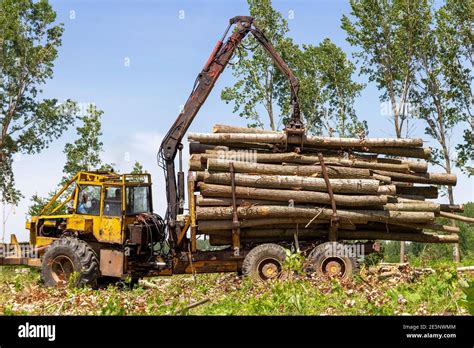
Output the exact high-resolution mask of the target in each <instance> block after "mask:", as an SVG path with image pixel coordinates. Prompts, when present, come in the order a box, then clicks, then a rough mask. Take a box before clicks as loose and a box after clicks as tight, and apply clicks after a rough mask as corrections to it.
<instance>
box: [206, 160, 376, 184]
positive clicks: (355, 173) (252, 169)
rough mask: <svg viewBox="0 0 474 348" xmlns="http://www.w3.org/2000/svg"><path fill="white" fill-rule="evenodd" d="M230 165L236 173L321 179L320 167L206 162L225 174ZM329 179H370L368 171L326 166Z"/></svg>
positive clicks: (210, 167)
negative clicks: (232, 165) (231, 164)
mask: <svg viewBox="0 0 474 348" xmlns="http://www.w3.org/2000/svg"><path fill="white" fill-rule="evenodd" d="M230 163H233V164H234V171H235V172H236V173H249V174H270V175H300V176H313V177H322V169H321V166H281V165H276V164H260V163H248V162H239V161H227V160H221V159H216V158H210V159H208V161H207V169H208V170H209V171H218V172H227V171H229V166H230ZM327 172H328V176H329V177H330V178H341V179H344V178H350V179H371V174H370V171H369V170H368V169H361V168H346V167H334V166H327Z"/></svg>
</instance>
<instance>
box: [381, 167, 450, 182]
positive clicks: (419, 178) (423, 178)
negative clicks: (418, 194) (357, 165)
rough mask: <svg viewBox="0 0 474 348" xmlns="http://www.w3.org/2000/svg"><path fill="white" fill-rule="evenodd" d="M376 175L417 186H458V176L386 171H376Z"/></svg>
mask: <svg viewBox="0 0 474 348" xmlns="http://www.w3.org/2000/svg"><path fill="white" fill-rule="evenodd" d="M373 172H374V173H375V174H379V175H385V176H389V177H390V178H392V180H395V181H402V182H410V183H417V184H434V185H449V186H454V185H456V181H457V179H456V175H454V174H447V173H426V174H421V173H416V174H407V173H397V172H389V171H385V170H374V171H373Z"/></svg>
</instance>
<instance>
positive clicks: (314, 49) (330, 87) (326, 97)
mask: <svg viewBox="0 0 474 348" xmlns="http://www.w3.org/2000/svg"><path fill="white" fill-rule="evenodd" d="M301 55H302V57H301V59H299V60H298V61H297V65H298V66H297V70H296V71H297V75H298V77H299V79H300V81H301V85H302V88H301V89H302V92H301V95H300V101H301V103H302V107H301V109H302V114H303V116H304V118H305V119H306V121H307V125H308V128H309V130H310V131H311V132H313V133H323V132H324V130H325V132H324V133H326V134H328V135H329V136H333V135H336V133H337V135H338V136H340V137H345V136H361V137H363V136H365V134H366V133H367V132H368V130H367V123H366V122H365V121H363V122H360V121H359V120H358V118H357V115H356V112H355V109H354V102H355V99H356V97H357V96H358V95H359V94H360V91H361V90H362V89H363V88H364V85H363V84H360V83H356V82H354V81H353V80H352V75H353V74H354V72H355V66H354V64H352V63H351V62H350V61H349V60H348V59H347V56H346V54H345V53H344V51H343V50H342V49H341V48H339V47H338V46H336V45H335V44H334V43H333V42H331V40H330V39H325V40H324V41H323V42H321V43H320V44H319V45H318V46H312V45H303V50H302V52H301Z"/></svg>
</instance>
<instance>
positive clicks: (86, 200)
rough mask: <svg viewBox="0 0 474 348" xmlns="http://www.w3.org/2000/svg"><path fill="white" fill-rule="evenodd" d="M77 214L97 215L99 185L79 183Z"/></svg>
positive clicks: (98, 210)
mask: <svg viewBox="0 0 474 348" xmlns="http://www.w3.org/2000/svg"><path fill="white" fill-rule="evenodd" d="M76 213H77V214H87V215H99V213H100V186H95V185H81V186H80V187H79V199H78V202H77V209H76Z"/></svg>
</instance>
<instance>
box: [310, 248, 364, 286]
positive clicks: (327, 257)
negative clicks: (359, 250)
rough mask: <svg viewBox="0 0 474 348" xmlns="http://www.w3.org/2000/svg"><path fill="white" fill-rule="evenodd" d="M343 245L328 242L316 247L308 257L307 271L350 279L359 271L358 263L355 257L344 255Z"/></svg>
mask: <svg viewBox="0 0 474 348" xmlns="http://www.w3.org/2000/svg"><path fill="white" fill-rule="evenodd" d="M338 250H339V251H341V250H343V245H342V244H340V243H336V242H327V243H323V244H320V245H318V246H317V247H315V248H314V249H313V250H312V251H311V253H310V254H309V255H308V257H307V258H306V271H307V272H308V273H317V274H321V275H327V276H330V277H337V278H341V279H349V278H351V277H352V276H353V275H354V274H356V273H357V272H358V263H357V260H356V259H355V258H354V257H349V256H346V255H344V253H343V252H340V253H338V252H337V251H338Z"/></svg>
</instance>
